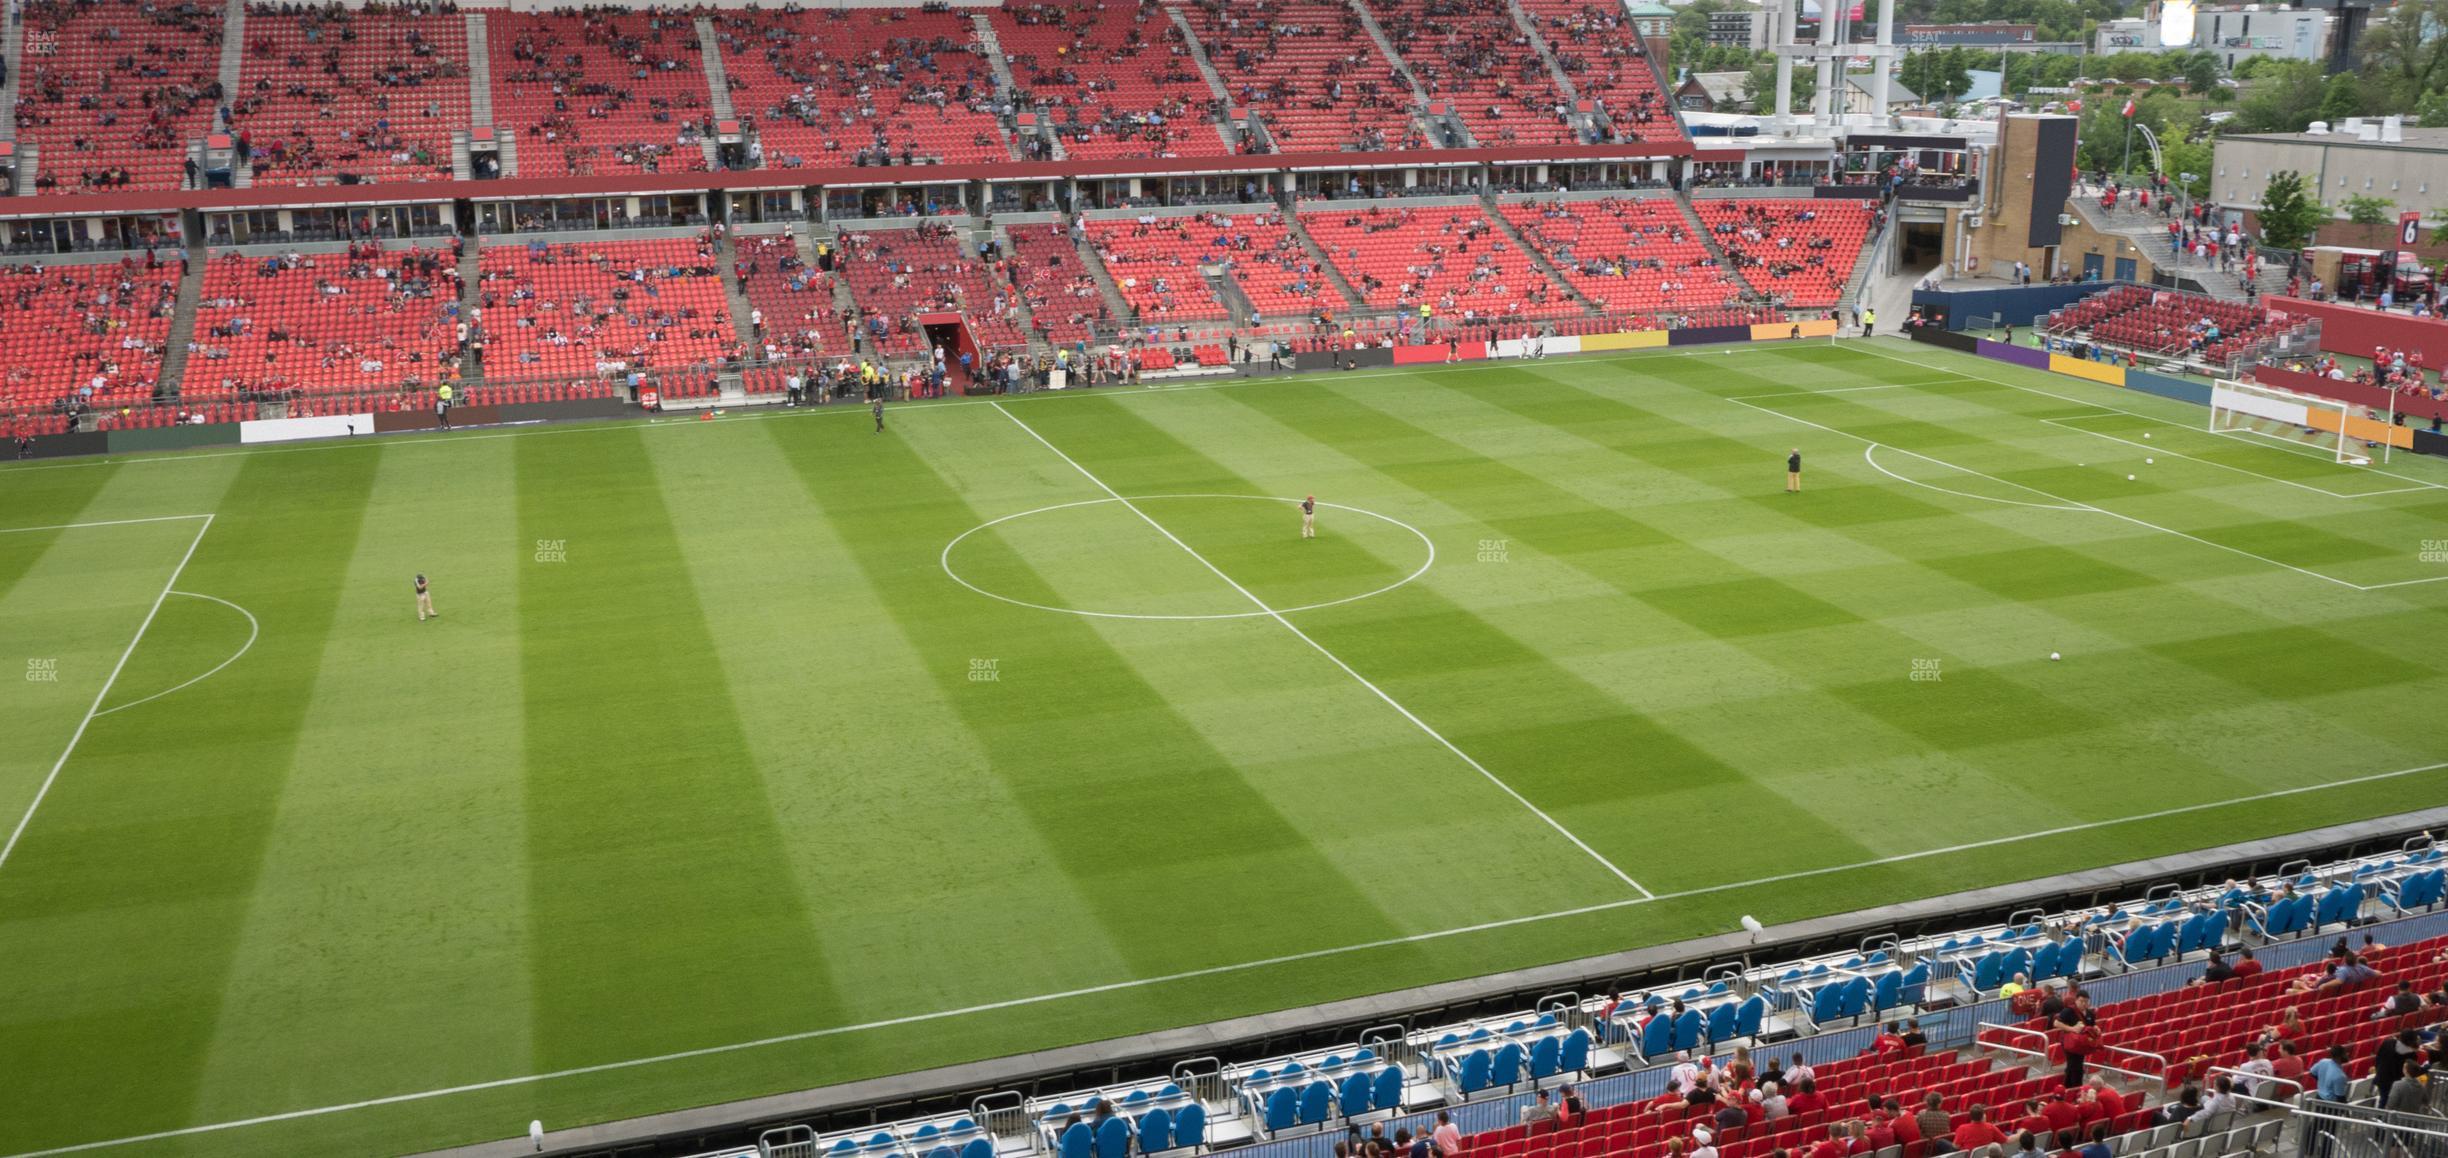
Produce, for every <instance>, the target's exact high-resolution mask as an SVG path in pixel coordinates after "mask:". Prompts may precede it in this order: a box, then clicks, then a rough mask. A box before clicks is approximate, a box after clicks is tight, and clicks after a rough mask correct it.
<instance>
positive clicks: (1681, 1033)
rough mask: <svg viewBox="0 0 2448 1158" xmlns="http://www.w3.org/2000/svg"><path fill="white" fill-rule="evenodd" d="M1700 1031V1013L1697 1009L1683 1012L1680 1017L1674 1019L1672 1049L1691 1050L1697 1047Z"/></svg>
mask: <svg viewBox="0 0 2448 1158" xmlns="http://www.w3.org/2000/svg"><path fill="white" fill-rule="evenodd" d="M1700 1030H1701V1024H1700V1011H1699V1010H1697V1009H1686V1010H1684V1011H1683V1015H1682V1016H1681V1017H1677V1018H1675V1023H1674V1047H1675V1048H1676V1049H1691V1048H1694V1047H1696V1046H1698V1045H1699V1044H1700Z"/></svg>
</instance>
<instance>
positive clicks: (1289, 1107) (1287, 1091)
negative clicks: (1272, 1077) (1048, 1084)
mask: <svg viewBox="0 0 2448 1158" xmlns="http://www.w3.org/2000/svg"><path fill="white" fill-rule="evenodd" d="M1299 1124H1300V1091H1298V1090H1295V1089H1293V1088H1292V1087H1290V1086H1277V1087H1275V1089H1274V1090H1272V1091H1271V1092H1269V1093H1268V1094H1267V1099H1266V1128H1267V1133H1270V1134H1273V1133H1277V1132H1280V1131H1283V1130H1289V1129H1291V1128H1292V1127H1294V1126H1297V1125H1299ZM1061 1158H1074V1156H1073V1155H1070V1154H1064V1155H1062V1156H1061Z"/></svg>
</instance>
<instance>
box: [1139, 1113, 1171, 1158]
mask: <svg viewBox="0 0 2448 1158" xmlns="http://www.w3.org/2000/svg"><path fill="white" fill-rule="evenodd" d="M1172 1148H1173V1112H1172V1111H1170V1110H1167V1109H1165V1108H1164V1107H1163V1106H1158V1107H1156V1108H1155V1109H1153V1110H1149V1111H1148V1112H1147V1113H1144V1114H1141V1115H1139V1151H1140V1153H1143V1154H1153V1153H1155V1152H1157V1151H1159V1150H1170V1149H1172Z"/></svg>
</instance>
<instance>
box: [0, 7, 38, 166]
mask: <svg viewBox="0 0 2448 1158" xmlns="http://www.w3.org/2000/svg"><path fill="white" fill-rule="evenodd" d="M0 61H6V62H7V64H8V83H6V84H0V125H5V126H7V127H8V130H9V135H10V136H16V135H17V88H18V85H19V84H21V83H22V81H21V79H20V78H22V77H24V76H25V21H23V20H11V21H9V22H8V24H7V25H6V26H5V27H0ZM27 184H29V185H31V184H32V182H31V181H28V182H27Z"/></svg>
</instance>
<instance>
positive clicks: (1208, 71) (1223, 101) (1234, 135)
mask: <svg viewBox="0 0 2448 1158" xmlns="http://www.w3.org/2000/svg"><path fill="white" fill-rule="evenodd" d="M1164 11H1165V15H1166V16H1167V17H1168V18H1170V19H1171V20H1172V21H1173V27H1175V28H1178V29H1181V34H1182V43H1184V44H1186V45H1188V46H1189V48H1190V63H1192V64H1195V65H1197V66H1198V70H1199V75H1200V76H1202V77H1205V78H1207V90H1208V91H1209V92H1212V93H1214V94H1215V99H1216V103H1217V104H1218V105H1220V106H1222V107H1223V108H1224V109H1225V110H1227V111H1228V112H1229V111H1230V110H1231V108H1232V90H1231V89H1228V88H1226V87H1225V86H1224V74H1222V73H1220V72H1217V71H1216V66H1215V62H1214V61H1212V60H1209V59H1207V45H1206V44H1205V43H1204V42H1202V41H1200V40H1199V38H1198V32H1197V30H1196V29H1193V28H1191V27H1190V17H1188V16H1187V15H1184V14H1183V12H1182V10H1181V9H1180V8H1177V7H1175V6H1173V5H1170V4H1168V5H1166V6H1165V10H1164ZM1240 134H1241V130H1240V128H1239V127H1238V126H1231V125H1226V124H1224V123H1223V122H1218V123H1217V124H1216V135H1217V136H1219V137H1222V138H1224V148H1225V149H1226V151H1231V150H1233V149H1237V148H1239V147H1240V145H1241V136H1240Z"/></svg>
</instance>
